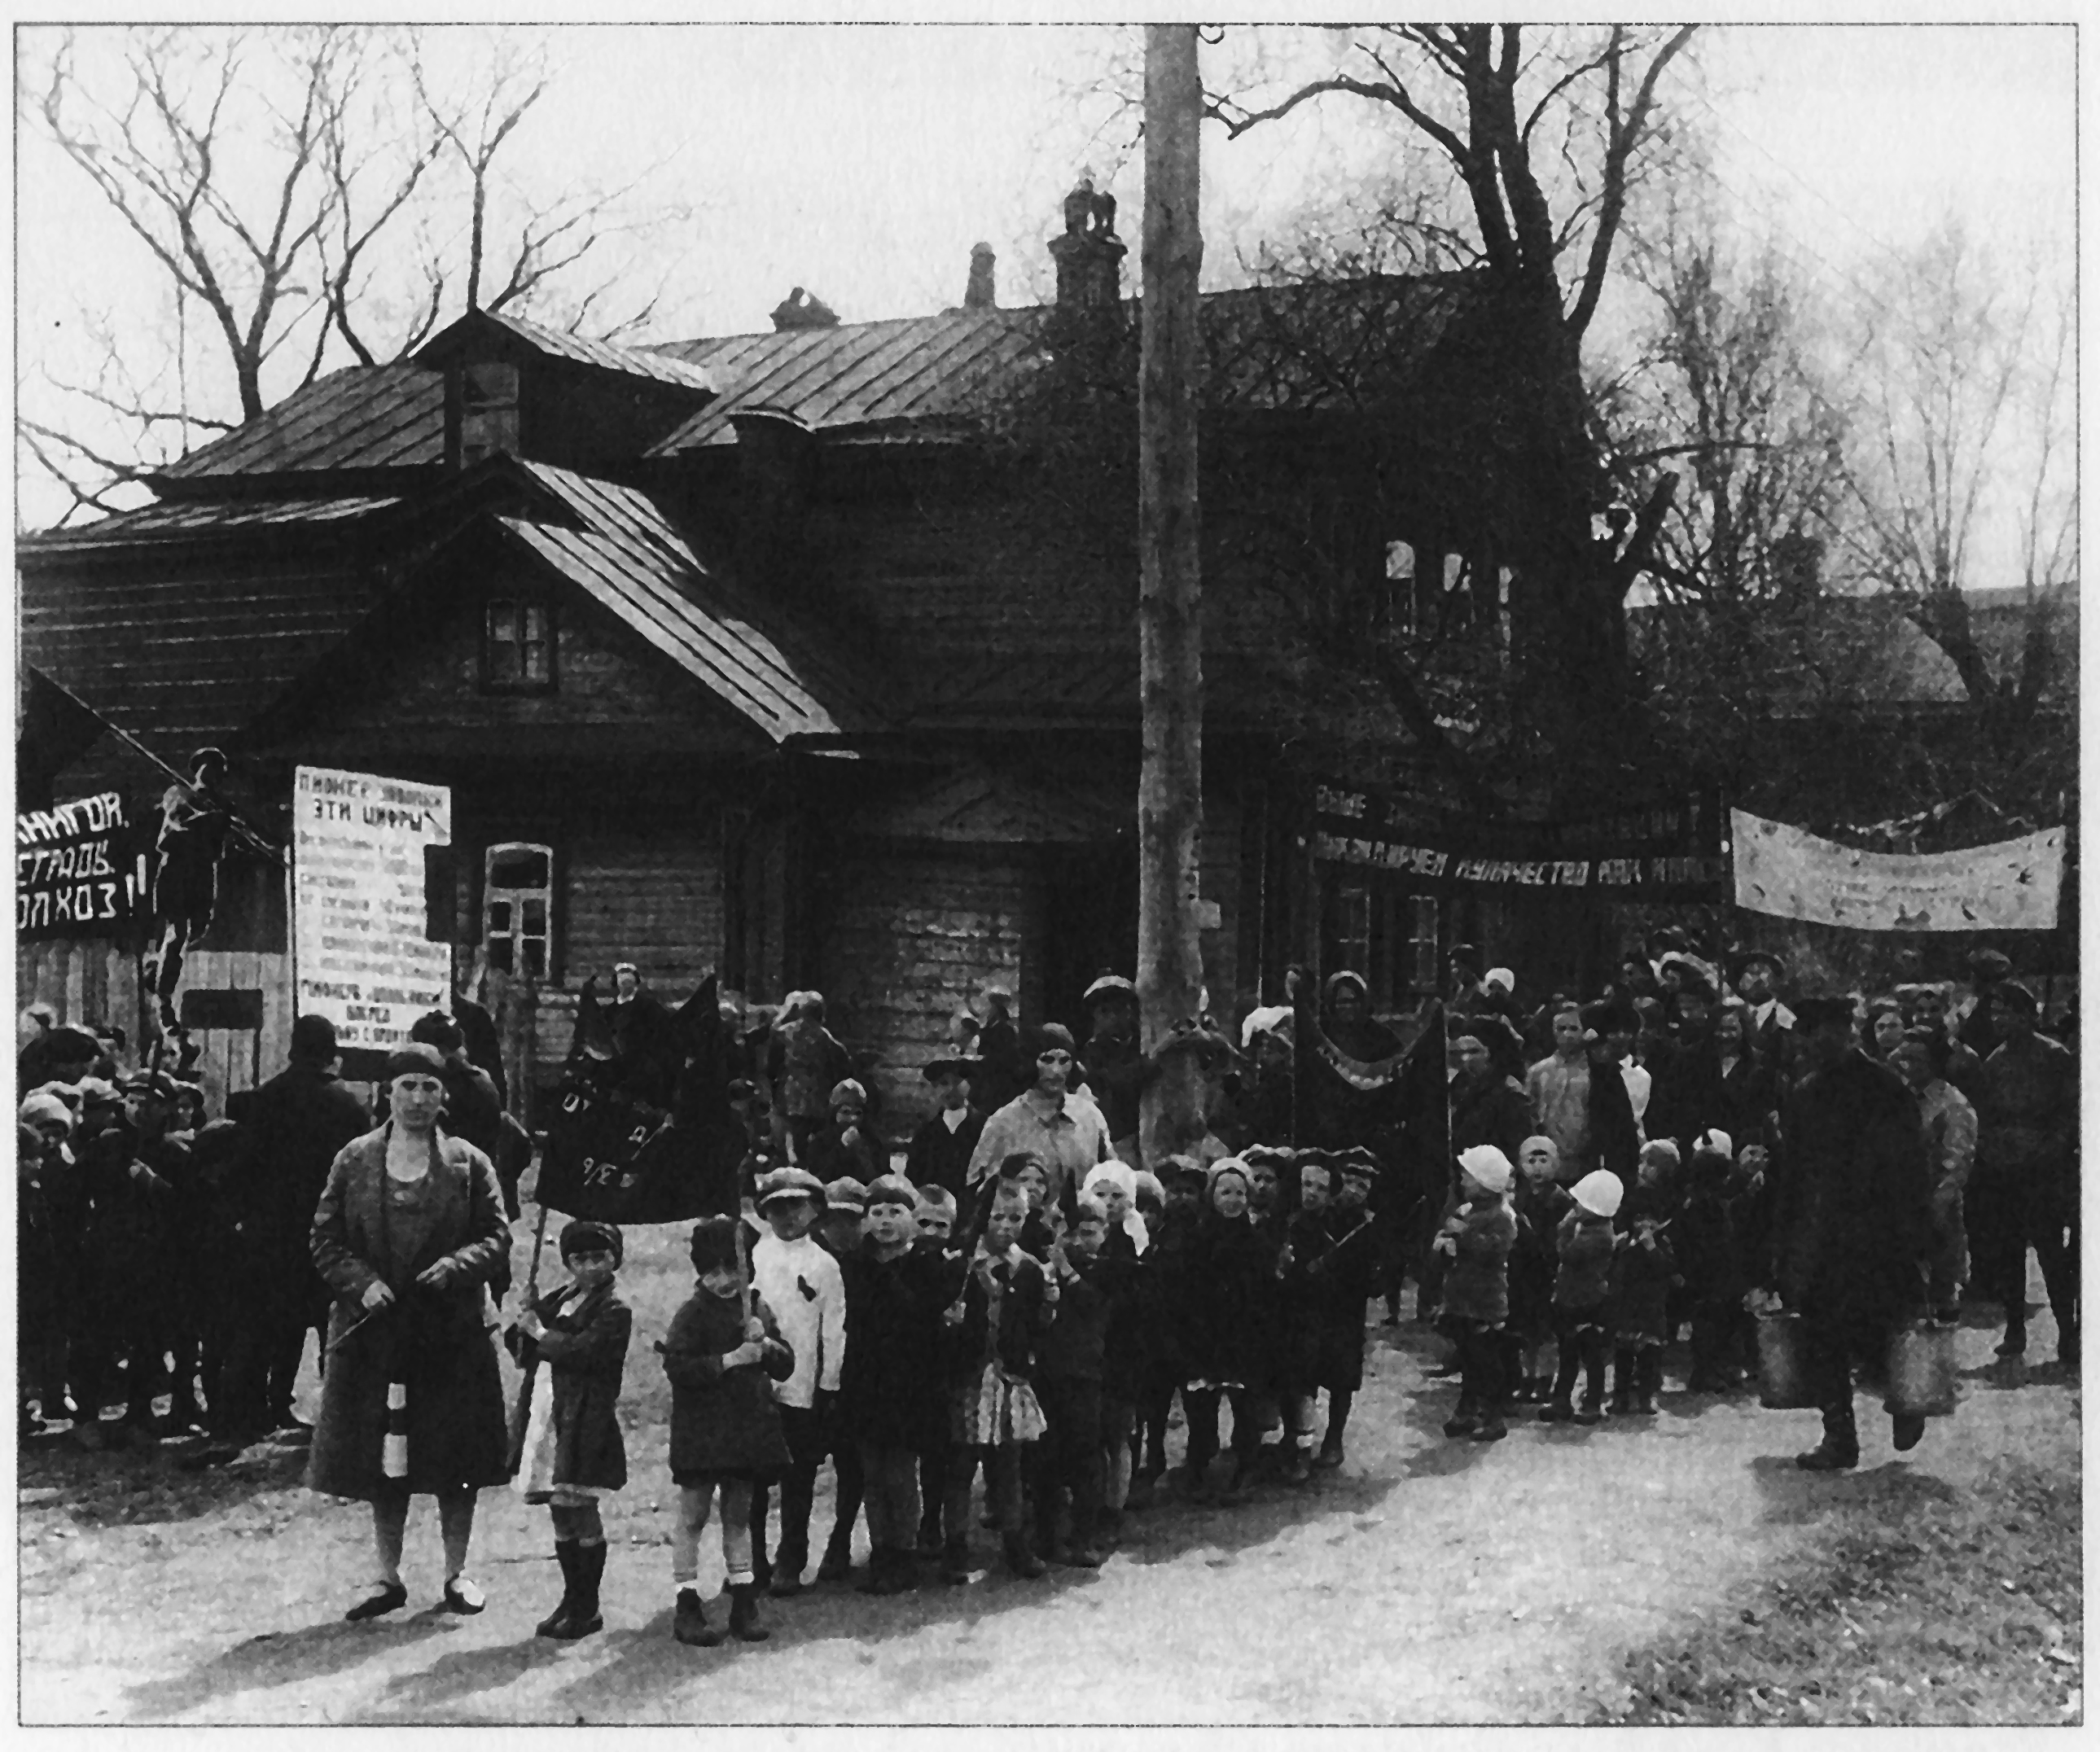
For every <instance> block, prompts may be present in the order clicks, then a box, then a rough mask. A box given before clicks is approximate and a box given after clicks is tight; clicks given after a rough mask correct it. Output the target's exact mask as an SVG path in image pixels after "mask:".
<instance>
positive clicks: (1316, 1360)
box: [1277, 1151, 1378, 1484]
mask: <svg viewBox="0 0 2100 1752" xmlns="http://www.w3.org/2000/svg"><path fill="white" fill-rule="evenodd" d="M1296 1167H1297V1181H1298V1198H1297V1205H1296V1208H1295V1210H1293V1211H1292V1212H1291V1214H1290V1221H1289V1223H1288V1224H1287V1225H1286V1227H1285V1229H1284V1233H1283V1249H1282V1252H1281V1253H1280V1254H1278V1255H1277V1273H1278V1276H1279V1278H1280V1279H1281V1283H1282V1318H1283V1357H1282V1372H1283V1377H1284V1391H1283V1408H1284V1416H1285V1418H1286V1421H1287V1423H1288V1427H1289V1430H1290V1445H1291V1446H1290V1471H1289V1472H1288V1473H1287V1474H1286V1477H1287V1478H1288V1479H1289V1480H1290V1482H1291V1483H1292V1484H1303V1483H1304V1481H1306V1480H1307V1479H1308V1478H1309V1477H1310V1476H1312V1467H1313V1464H1314V1462H1313V1459H1312V1454H1311V1451H1310V1449H1311V1443H1312V1423H1313V1415H1314V1411H1315V1408H1316V1405H1317V1401H1318V1399H1319V1397H1320V1389H1321V1388H1323V1387H1324V1388H1326V1389H1327V1433H1326V1439H1325V1440H1324V1441H1322V1442H1321V1448H1320V1458H1319V1461H1318V1464H1319V1465H1321V1466H1322V1467H1331V1466H1339V1465H1340V1464H1341V1461H1342V1435H1343V1429H1344V1428H1346V1426H1347V1424H1348V1417H1349V1407H1350V1406H1351V1404H1352V1402H1353V1401H1354V1400H1355V1397H1356V1390H1357V1388H1358V1387H1359V1386H1360V1385H1361V1384H1362V1380H1363V1366H1364V1365H1363V1347H1364V1304H1365V1302H1366V1301H1368V1300H1370V1291H1371V1285H1372V1281H1373V1278H1374V1273H1375V1271H1376V1269H1377V1264H1378V1255H1377V1250H1376V1247H1375V1246H1374V1236H1373V1233H1372V1226H1373V1225H1372V1218H1371V1214H1370V1211H1369V1209H1368V1208H1366V1206H1365V1201H1364V1200H1363V1199H1362V1198H1356V1199H1354V1200H1352V1203H1351V1204H1350V1205H1349V1206H1348V1207H1346V1208H1344V1207H1337V1205H1336V1204H1335V1200H1334V1187H1335V1164H1334V1163H1332V1162H1331V1161H1330V1159H1329V1158H1327V1157H1326V1156H1325V1155H1317V1154H1312V1153H1311V1152H1309V1151H1308V1152H1307V1153H1306V1154H1304V1156H1303V1157H1302V1158H1300V1159H1299V1162H1298V1163H1297V1165H1296ZM1352 1184H1354V1183H1353V1182H1352Z"/></svg>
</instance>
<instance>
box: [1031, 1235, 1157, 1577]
mask: <svg viewBox="0 0 2100 1752" xmlns="http://www.w3.org/2000/svg"><path fill="white" fill-rule="evenodd" d="M1055 1208H1056V1207H1054V1206H1053V1207H1052V1209H1053V1210H1054V1209H1055ZM1078 1212H1079V1214H1078V1216H1077V1217H1076V1218H1075V1220H1074V1222H1073V1225H1072V1227H1071V1229H1070V1232H1069V1233H1065V1235H1063V1236H1061V1238H1059V1240H1058V1241H1057V1244H1056V1245H1055V1246H1054V1247H1052V1250H1051V1254H1050V1272H1051V1277H1052V1281H1053V1282H1055V1283H1056V1284H1057V1318H1056V1319H1055V1320H1054V1321H1052V1322H1051V1324H1050V1330H1049V1331H1048V1332H1047V1333H1045V1334H1044V1335H1043V1343H1042V1344H1041V1346H1040V1347H1039V1350H1038V1352H1037V1356H1036V1364H1037V1368H1036V1377H1035V1384H1036V1397H1038V1399H1039V1401H1041V1403H1042V1406H1043V1421H1044V1423H1046V1424H1047V1425H1048V1428H1047V1429H1046V1430H1045V1432H1044V1434H1043V1440H1042V1441H1040V1442H1039V1443H1038V1444H1037V1445H1036V1460H1037V1464H1036V1472H1035V1550H1036V1552H1037V1554H1038V1555H1039V1556H1043V1557H1046V1558H1050V1559H1052V1560H1055V1561H1058V1562H1061V1563H1066V1564H1073V1565H1074V1566H1075V1567H1077V1568H1079V1569H1100V1568H1101V1564H1102V1563H1103V1562H1104V1561H1105V1558H1106V1556H1107V1554H1106V1553H1105V1551H1104V1550H1103V1549H1102V1547H1101V1537H1100V1535H1101V1511H1102V1504H1103V1497H1104V1492H1105V1481H1106V1462H1105V1455H1104V1453H1103V1445H1104V1441H1105V1437H1104V1434H1103V1430H1102V1419H1101V1406H1102V1399H1103V1392H1102V1380H1103V1378H1104V1376H1105V1374H1106V1371H1107V1352H1108V1335H1109V1327H1110V1323H1111V1322H1113V1321H1114V1318H1115V1313H1116V1304H1117V1301H1118V1295H1117V1291H1118V1288H1119V1287H1121V1286H1123V1284H1124V1283H1125V1282H1127V1275H1128V1274H1127V1273H1126V1270H1125V1267H1126V1264H1127V1266H1129V1267H1130V1268H1131V1269H1133V1270H1134V1269H1135V1265H1136V1255H1135V1252H1134V1251H1133V1252H1132V1253H1131V1254H1129V1255H1126V1256H1124V1258H1123V1260H1115V1259H1110V1258H1108V1257H1105V1256H1104V1252H1103V1249H1104V1248H1105V1246H1106V1244H1107V1242H1108V1236H1109V1218H1108V1211H1107V1208H1106V1207H1105V1206H1104V1205H1103V1204H1102V1203H1101V1200H1099V1199H1098V1198H1094V1197H1092V1196H1091V1195H1090V1194H1081V1195H1080V1197H1079V1201H1078ZM1125 1239H1127V1238H1125ZM1128 1434H1129V1432H1128V1430H1127V1428H1126V1429H1125V1430H1124V1432H1123V1436H1124V1440H1125V1442H1126V1444H1127V1438H1128ZM1128 1451H1129V1450H1128V1448H1127V1445H1126V1446H1125V1449H1124V1452H1125V1453H1126V1454H1127V1453H1128ZM1066 1492H1069V1493H1070V1496H1071V1499H1072V1538H1071V1544H1070V1547H1068V1548H1066V1549H1065V1550H1064V1551H1062V1552H1060V1550H1059V1547H1058V1543H1057V1509H1058V1503H1059V1498H1060V1497H1061V1495H1062V1494H1065V1493H1066Z"/></svg>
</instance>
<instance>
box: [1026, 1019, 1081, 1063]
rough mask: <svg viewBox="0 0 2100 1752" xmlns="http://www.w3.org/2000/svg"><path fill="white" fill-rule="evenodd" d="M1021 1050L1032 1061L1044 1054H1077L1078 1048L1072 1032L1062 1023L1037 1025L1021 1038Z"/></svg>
mask: <svg viewBox="0 0 2100 1752" xmlns="http://www.w3.org/2000/svg"><path fill="white" fill-rule="evenodd" d="M1021 1045H1022V1049H1023V1050H1024V1051H1025V1052H1026V1055H1027V1057H1028V1058H1029V1059H1030V1061H1031V1062H1032V1061H1035V1060H1036V1059H1039V1058H1040V1057H1042V1056H1043V1054H1044V1053H1078V1051H1079V1047H1078V1046H1077V1045H1076V1044H1074V1041H1073V1039H1072V1030H1070V1029H1069V1028H1067V1027H1066V1026H1065V1025H1064V1024H1063V1023H1062V1022H1043V1023H1039V1024H1038V1025H1037V1026H1035V1027H1033V1028H1031V1029H1030V1030H1028V1032H1027V1033H1026V1034H1025V1035H1022V1036H1021Z"/></svg>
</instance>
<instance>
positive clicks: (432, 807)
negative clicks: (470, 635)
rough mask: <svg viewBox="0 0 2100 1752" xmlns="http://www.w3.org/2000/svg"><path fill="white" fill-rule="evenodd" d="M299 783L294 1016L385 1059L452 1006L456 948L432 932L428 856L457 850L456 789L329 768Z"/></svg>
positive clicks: (312, 771) (302, 771)
mask: <svg viewBox="0 0 2100 1752" xmlns="http://www.w3.org/2000/svg"><path fill="white" fill-rule="evenodd" d="M294 783H295V790H294V792H293V799H292V816H293V838H292V870H293V887H292V947H293V957H294V961H295V965H296V968H297V973H298V994H297V998H296V1001H295V1003H294V1005H293V1008H294V1010H295V1011H296V1012H297V1013H298V1014H299V1015H302V1016H325V1017H328V1018H329V1020H330V1021H331V1022H333V1023H334V1024H335V1030H336V1043H337V1045H339V1046H341V1047H342V1048H345V1049H346V1050H347V1049H350V1048H358V1047H364V1048H373V1049H376V1050H377V1051H381V1052H384V1051H386V1050H387V1049H389V1048H392V1047H395V1046H398V1045H399V1044H401V1042H402V1041H404V1040H405V1039H408V1030H409V1028H410V1027H411V1026H412V1025H413V1023H414V1022H415V1020H416V1018H417V1017H419V1016H421V1015H422V1014H423V1013H425V1012H426V1011H427V1010H434V1009H448V1008H450V1007H451V996H452V946H451V945H450V944H449V943H434V942H428V941H426V939H425V938H424V936H423V923H424V918H425V912H424V906H423V848H424V847H425V846H426V845H450V844H451V843H452V792H451V790H450V789H449V788H447V787H446V786H443V785H418V784H411V783H408V782H407V781H406V780H404V779H383V778H381V777H379V776H378V775H377V774H373V773H344V772H337V771H335V770H333V769H332V768H329V767H323V766H302V767H301V768H299V769H298V777H297V779H296V780H295V781H294Z"/></svg>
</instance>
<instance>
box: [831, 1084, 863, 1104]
mask: <svg viewBox="0 0 2100 1752" xmlns="http://www.w3.org/2000/svg"><path fill="white" fill-rule="evenodd" d="M831 1105H832V1106H833V1107H835V1108H837V1107H858V1108H861V1109H862V1110H866V1108H867V1090H866V1089H864V1088H862V1087H861V1086H860V1084H858V1083H856V1082H854V1079H852V1078H851V1077H846V1078H843V1079H840V1081H839V1082H838V1083H836V1084H835V1085H834V1086H833V1087H832V1099H831Z"/></svg>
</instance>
